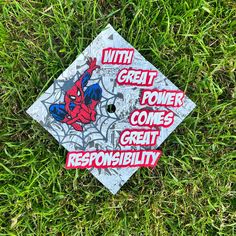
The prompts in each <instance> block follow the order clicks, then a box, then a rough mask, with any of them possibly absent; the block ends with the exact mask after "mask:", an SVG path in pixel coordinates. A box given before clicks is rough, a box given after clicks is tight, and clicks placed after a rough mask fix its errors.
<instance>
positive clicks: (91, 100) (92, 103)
mask: <svg viewBox="0 0 236 236" xmlns="http://www.w3.org/2000/svg"><path fill="white" fill-rule="evenodd" d="M96 62H97V60H96V58H94V59H92V58H89V61H88V65H89V68H88V69H87V70H86V71H85V72H84V74H83V75H82V76H81V77H80V78H79V79H78V80H77V81H76V82H75V84H74V85H73V87H72V88H71V89H69V90H68V91H66V94H65V97H64V102H65V103H62V104H52V105H51V106H50V108H49V111H50V113H51V115H52V116H53V117H54V119H55V120H57V121H60V122H62V123H66V124H68V125H71V126H72V127H73V128H74V129H75V130H77V131H83V127H82V126H81V124H88V123H90V122H91V121H95V120H96V114H97V113H96V111H95V108H96V105H97V104H98V103H99V101H100V100H101V97H102V89H101V87H100V86H99V84H98V83H96V84H93V85H90V86H88V87H87V88H86V89H85V91H84V87H85V86H86V85H87V83H88V81H89V79H90V78H91V76H92V73H93V71H94V70H96V69H97V68H100V66H98V65H97V64H96ZM78 122H79V123H80V124H79V123H78Z"/></svg>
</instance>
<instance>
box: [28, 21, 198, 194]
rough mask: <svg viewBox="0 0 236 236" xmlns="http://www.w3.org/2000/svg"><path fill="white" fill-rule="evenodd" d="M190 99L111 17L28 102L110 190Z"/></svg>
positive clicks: (188, 107)
mask: <svg viewBox="0 0 236 236" xmlns="http://www.w3.org/2000/svg"><path fill="white" fill-rule="evenodd" d="M194 107H195V104H194V103H193V102H192V101H191V100H190V99H189V98H188V97H187V96H186V95H185V94H184V93H183V92H182V91H181V90H179V89H178V88H177V87H176V86H175V85H174V84H173V83H172V82H171V81H170V80H168V79H167V78H166V77H165V76H164V75H163V74H162V73H161V72H160V71H159V70H158V69H157V68H156V67H155V66H153V65H152V64H151V63H150V62H148V61H147V60H146V59H145V58H144V57H143V56H142V55H141V54H140V53H139V52H138V51H137V50H136V49H134V48H133V47H132V46H131V45H130V44H129V43H128V42H127V41H125V40H124V39H123V38H122V37H121V36H120V35H119V34H118V33H117V32H116V31H115V30H114V29H113V28H112V26H111V25H108V26H107V27H106V28H105V29H104V30H103V31H102V32H101V33H100V34H99V35H98V36H97V37H96V38H95V39H94V40H93V41H92V43H91V44H90V45H89V46H88V47H87V48H86V49H85V50H84V51H83V52H82V53H81V54H80V55H79V56H78V57H77V58H76V59H75V61H74V62H73V63H72V64H71V65H70V66H69V67H68V68H67V69H66V70H65V71H64V72H63V73H62V74H61V75H60V76H59V77H58V78H57V79H56V80H55V81H54V83H53V84H52V85H51V86H50V87H49V88H48V90H47V91H46V92H45V93H44V94H43V95H41V96H40V97H39V98H38V100H37V101H36V102H35V103H34V104H33V105H32V106H31V107H30V108H29V109H28V110H27V113H28V114H29V115H30V116H32V117H33V118H34V119H35V120H36V121H38V122H39V123H40V124H41V125H42V126H43V127H44V128H45V129H46V130H47V131H48V132H49V133H50V134H51V135H52V136H53V137H54V138H55V139H56V140H57V141H58V142H59V143H60V144H61V145H62V146H63V147H65V148H66V149H67V150H68V155H67V158H66V165H65V167H66V168H67V169H75V168H82V169H88V170H89V171H90V172H91V173H92V174H93V175H94V176H95V177H96V178H97V179H98V180H99V181H100V182H101V183H102V184H103V185H105V186H106V187H107V188H108V189H109V190H110V191H111V192H112V193H113V194H115V193H116V192H117V191H118V190H119V189H120V188H121V186H122V185H123V184H124V183H125V182H126V181H127V180H128V179H129V178H130V177H131V175H132V174H134V173H135V172H136V171H137V170H138V168H140V167H142V166H143V167H154V166H155V165H156V164H157V162H158V160H159V158H160V156H161V152H160V151H159V150H156V149H157V148H158V146H160V144H161V143H162V142H163V141H164V140H165V139H166V138H167V137H168V136H169V134H170V133H171V132H172V131H173V130H174V129H175V128H176V127H177V126H178V125H179V124H180V123H181V122H182V121H183V120H184V118H185V117H186V116H187V115H188V114H189V113H190V112H191V111H192V110H193V109H194Z"/></svg>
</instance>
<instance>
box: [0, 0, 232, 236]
mask: <svg viewBox="0 0 236 236" xmlns="http://www.w3.org/2000/svg"><path fill="white" fill-rule="evenodd" d="M0 6H1V10H0V11H1V14H0V19H1V21H0V48H1V50H0V72H1V76H0V78H1V110H0V111H1V121H0V124H1V137H0V140H1V144H0V145H1V163H0V235H57V236H60V235H214V236H215V235H234V234H236V200H235V199H236V198H235V195H236V194H235V193H236V188H235V182H236V151H235V129H236V102H235V99H236V86H235V85H236V82H235V67H236V44H235V38H236V3H235V1H234V0H231V1H230V0H212V1H204V0H176V1H174V0H172V1H171V0H165V1H164V0H157V1H155V0H152V1H150V0H136V1H134V0H129V1H125V0H119V1H111V0H108V1H105V0H100V1H97V0H95V1H92V0H84V1H82V0H71V1H70V0H68V1H66V0H64V1H62V0H52V1H47V0H42V1H26V0H21V1H14V0H12V1H9V0H8V1H7V0H6V1H4V0H2V1H1V3H0ZM108 23H110V24H111V25H112V26H113V27H114V28H115V29H116V30H117V31H118V32H119V33H120V34H121V35H122V36H123V37H124V38H125V39H126V40H127V41H128V42H130V43H131V44H132V45H133V46H134V47H135V48H136V49H137V50H139V51H140V52H141V54H143V55H144V56H145V58H147V59H148V60H149V61H150V62H151V63H152V64H154V65H155V66H156V67H158V68H159V69H160V70H161V71H162V72H163V73H164V74H165V75H166V76H167V77H168V78H169V79H170V80H171V81H172V82H173V83H174V84H176V85H177V86H178V87H179V88H180V89H182V90H184V91H185V92H186V94H187V95H188V96H189V97H190V99H192V100H193V101H194V102H195V103H196V104H197V107H196V108H195V110H194V111H193V112H192V113H191V114H190V115H189V116H188V117H187V118H186V119H185V120H184V122H183V123H182V124H181V125H180V126H179V127H178V128H177V129H176V130H175V132H174V133H172V134H171V135H170V136H169V138H168V139H167V140H166V141H165V142H164V143H163V145H161V147H160V149H161V150H162V151H163V156H162V158H161V159H160V161H159V164H158V166H157V167H156V168H155V169H154V170H150V169H146V168H143V169H140V170H139V171H137V172H136V173H135V174H134V175H133V176H132V178H131V179H130V180H129V181H128V182H127V183H126V184H125V185H124V186H123V187H122V189H121V190H120V191H119V192H118V194H117V195H112V194H111V193H110V192H109V191H108V190H107V189H106V188H105V187H103V186H102V185H101V184H100V183H99V182H98V181H97V180H96V179H95V178H94V177H93V176H92V175H91V174H89V173H88V171H84V170H69V171H68V170H66V169H65V168H64V163H65V154H66V151H65V150H64V148H62V147H61V146H59V145H58V143H57V142H56V140H54V138H53V137H52V136H51V135H50V134H49V133H47V132H46V131H45V130H44V129H43V128H42V127H41V126H40V125H39V124H38V123H36V122H34V121H33V120H32V119H31V117H29V116H28V115H27V114H26V109H27V108H28V107H29V106H30V105H31V104H32V103H33V102H34V101H35V100H36V99H37V97H38V96H39V94H41V93H43V92H44V91H45V90H46V89H47V88H48V87H49V85H51V84H52V82H53V80H54V79H56V78H57V77H58V76H59V75H60V73H61V72H62V71H63V70H64V69H65V68H66V67H67V66H68V65H70V63H71V62H72V61H73V60H74V59H75V58H76V56H77V55H78V54H79V53H81V52H82V51H83V49H85V47H86V46H87V45H88V44H89V43H90V42H91V41H92V40H93V39H94V37H95V36H96V35H97V34H98V33H99V32H100V31H101V30H102V29H103V28H104V27H105V26H106V25H107V24H108Z"/></svg>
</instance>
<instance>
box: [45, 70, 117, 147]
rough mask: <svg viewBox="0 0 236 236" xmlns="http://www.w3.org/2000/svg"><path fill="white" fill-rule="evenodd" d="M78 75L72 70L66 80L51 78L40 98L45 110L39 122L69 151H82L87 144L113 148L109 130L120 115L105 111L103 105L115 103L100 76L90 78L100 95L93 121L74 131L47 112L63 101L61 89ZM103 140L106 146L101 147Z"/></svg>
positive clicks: (67, 86) (112, 95)
mask: <svg viewBox="0 0 236 236" xmlns="http://www.w3.org/2000/svg"><path fill="white" fill-rule="evenodd" d="M80 76H81V74H80V73H79V72H76V74H75V75H74V76H73V77H72V78H70V79H69V80H66V81H65V80H55V82H54V83H53V85H52V90H51V91H50V93H48V95H49V96H47V97H46V98H45V99H43V100H41V103H42V104H43V106H44V108H45V109H46V110H47V115H46V117H45V120H44V122H41V124H42V125H43V126H44V127H45V128H46V129H48V130H49V131H50V133H52V134H53V136H54V137H55V138H56V139H57V140H58V142H59V143H60V144H61V145H63V146H69V148H70V149H71V150H86V148H88V147H89V148H90V149H91V148H94V149H104V148H106V149H113V148H114V143H115V142H114V140H112V137H113V135H112V132H115V131H114V130H113V129H112V127H114V124H115V122H117V121H119V120H120V117H119V116H118V115H117V113H116V112H114V113H109V112H107V106H108V105H109V104H115V102H116V99H117V95H116V94H114V93H112V92H111V91H109V90H108V89H107V87H106V85H105V83H104V81H103V77H102V76H99V77H97V78H90V81H89V82H90V84H92V83H98V84H99V85H100V87H101V88H102V98H101V101H100V102H99V103H98V105H97V107H96V112H97V115H96V121H95V122H91V123H89V124H85V125H84V126H83V131H82V132H79V131H76V130H75V129H74V128H73V127H72V126H70V125H67V124H65V123H61V122H58V121H56V120H55V119H54V118H53V117H52V116H51V114H50V113H49V106H50V105H51V104H53V103H54V104H59V103H64V95H65V92H66V91H67V90H68V89H69V87H71V86H72V85H73V83H74V82H75V81H76V80H77V79H79V78H80ZM91 82H92V83H91ZM86 87H87V86H86ZM86 87H85V88H84V90H86ZM104 141H105V142H104ZM104 143H106V147H104Z"/></svg>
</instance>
